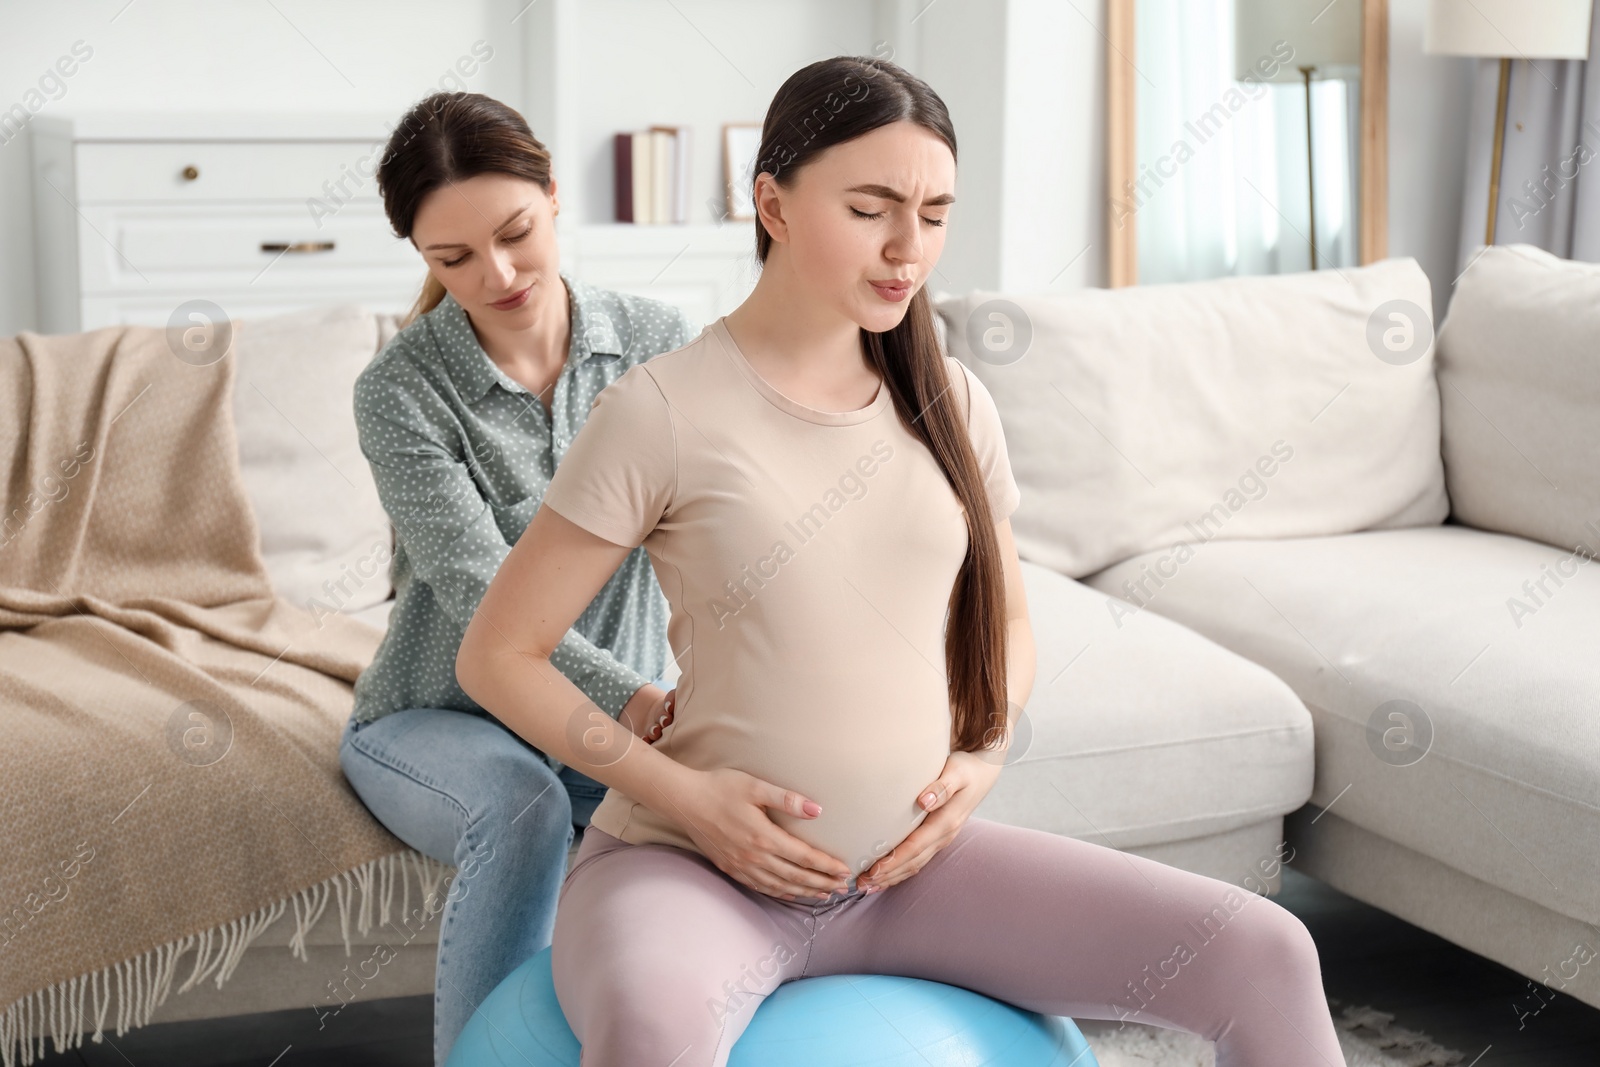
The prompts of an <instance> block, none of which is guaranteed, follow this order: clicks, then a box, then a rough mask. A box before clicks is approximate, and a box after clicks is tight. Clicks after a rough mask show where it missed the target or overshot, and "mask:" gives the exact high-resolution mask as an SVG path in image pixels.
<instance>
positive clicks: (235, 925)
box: [0, 849, 456, 1067]
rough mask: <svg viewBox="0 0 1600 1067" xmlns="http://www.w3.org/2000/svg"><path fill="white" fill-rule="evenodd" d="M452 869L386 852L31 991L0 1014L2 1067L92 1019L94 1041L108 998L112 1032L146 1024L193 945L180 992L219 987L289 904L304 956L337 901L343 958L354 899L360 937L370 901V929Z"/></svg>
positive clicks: (25, 1060) (294, 952) (68, 1043)
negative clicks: (206, 926)
mask: <svg viewBox="0 0 1600 1067" xmlns="http://www.w3.org/2000/svg"><path fill="white" fill-rule="evenodd" d="M455 870H456V868H454V867H452V866H449V865H447V864H443V863H440V862H439V861H438V860H435V859H433V858H431V857H429V856H426V855H423V854H422V853H420V852H418V851H416V850H415V849H406V850H405V851H403V852H393V853H390V854H389V855H387V856H382V857H380V858H378V859H376V860H373V861H372V862H371V863H364V864H362V865H361V866H359V867H355V868H352V869H351V870H348V871H342V872H340V873H339V874H337V875H335V876H334V877H332V878H329V879H328V880H327V881H325V882H320V883H318V884H317V885H314V886H311V887H310V888H308V889H302V890H300V891H299V892H297V893H294V894H293V895H292V896H290V897H289V898H288V899H287V900H280V901H278V902H276V903H274V904H270V905H268V906H267V907H264V908H261V909H259V910H257V911H255V912H252V913H251V914H249V915H246V916H243V917H241V918H238V919H232V920H230V921H228V922H225V923H222V924H221V925H219V926H216V927H213V928H212V929H210V930H202V931H200V932H199V933H195V934H190V935H189V936H187V937H183V938H180V939H178V940H176V941H171V942H168V943H166V944H164V945H157V946H156V947H155V948H153V949H151V950H150V951H148V952H146V953H144V954H142V955H140V956H136V957H134V958H133V959H128V960H120V961H118V962H116V963H113V964H111V965H110V966H108V967H106V968H104V969H102V970H99V971H91V972H89V973H87V974H81V975H78V976H77V977H76V978H68V979H66V980H64V981H61V982H57V983H56V984H55V985H51V986H46V987H45V988H43V989H39V990H36V991H34V992H33V993H31V994H29V995H27V996H24V997H22V998H21V999H20V1000H17V1001H16V1002H15V1003H13V1004H11V1005H10V1006H9V1007H7V1008H6V1009H5V1011H4V1013H3V1014H0V1067H26V1065H28V1064H31V1063H33V1062H34V1061H35V1060H36V1059H42V1058H43V1057H44V1055H45V1042H46V1040H47V1039H51V1040H54V1042H55V1049H56V1051H57V1052H64V1051H66V1050H67V1049H69V1048H78V1047H80V1046H81V1045H82V1044H83V1038H84V1034H85V1033H87V1032H88V1031H89V1030H90V1028H91V1025H92V1027H93V1031H94V1032H93V1034H92V1036H91V1038H90V1040H92V1041H94V1042H95V1043H96V1044H99V1043H101V1042H102V1041H103V1040H104V1031H105V1025H106V1015H107V1012H108V1011H109V1010H110V1008H111V1001H112V999H113V997H114V998H115V1000H116V1002H117V1013H116V1027H117V1036H118V1037H121V1036H122V1035H123V1034H125V1033H126V1032H127V1031H128V1030H130V1029H133V1028H135V1027H140V1026H146V1025H148V1024H149V1022H150V1016H151V1015H152V1014H154V1012H155V1010H156V1009H157V1008H159V1007H161V1005H162V1004H164V1003H166V1000H167V996H168V994H169V993H170V992H171V989H172V980H173V978H174V976H175V972H176V971H177V968H178V960H179V958H180V957H182V956H183V954H184V953H186V952H188V951H189V949H191V948H193V949H194V950H195V958H194V967H193V969H192V970H191V971H190V972H189V977H188V978H186V979H185V980H184V982H183V984H182V985H181V986H179V987H178V992H179V993H185V992H188V991H189V990H190V989H192V988H194V986H195V985H196V984H197V983H199V982H201V981H203V980H205V979H206V978H207V977H212V976H213V975H214V977H212V980H213V981H214V982H215V983H216V987H217V988H218V989H221V988H222V986H223V983H225V982H226V981H227V980H228V979H229V978H230V977H232V975H233V972H234V970H235V968H237V967H238V965H239V961H240V960H242V959H243V958H244V953H245V950H246V949H248V948H249V947H250V945H251V943H252V942H253V941H255V940H256V938H258V937H260V936H261V934H262V933H264V932H265V931H266V930H267V929H268V928H269V927H270V926H272V924H273V923H275V922H277V921H278V920H279V919H280V918H282V917H283V915H284V914H285V913H286V912H287V911H288V909H289V908H290V907H293V908H294V933H293V935H292V936H291V937H290V938H289V953H290V955H291V956H294V957H297V958H299V959H300V960H302V961H306V962H309V961H310V956H309V955H307V953H306V935H307V934H308V933H310V931H311V929H312V927H314V926H315V925H316V924H317V920H318V919H320V918H322V914H323V912H324V911H325V910H326V909H327V906H328V901H329V899H330V898H333V897H336V898H337V899H338V902H339V934H340V937H341V938H343V940H344V954H345V955H346V956H349V955H351V947H350V911H351V905H352V904H355V905H356V906H357V910H356V916H355V919H356V930H357V931H358V932H359V933H361V934H367V933H370V932H371V930H372V926H373V922H372V918H373V915H372V913H373V904H374V898H376V903H377V906H378V925H379V926H387V925H388V924H389V922H390V920H391V915H393V912H392V906H393V904H394V895H395V889H396V888H397V887H398V888H399V889H400V890H401V894H402V898H401V902H400V912H399V914H400V915H403V916H409V915H410V914H411V881H412V877H411V876H412V875H413V874H414V875H415V878H416V881H417V883H418V886H419V887H420V889H421V900H422V902H423V904H424V905H427V906H428V907H429V908H430V910H431V909H432V908H433V907H436V906H437V902H438V901H439V900H440V899H441V897H442V895H443V891H442V890H441V883H443V882H444V881H445V880H446V879H447V878H449V877H450V876H451V875H453V874H454V873H455ZM90 1015H92V1016H93V1018H92V1019H90V1017H89V1016H90Z"/></svg>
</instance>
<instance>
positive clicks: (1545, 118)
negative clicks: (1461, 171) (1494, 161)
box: [1139, 0, 1600, 272]
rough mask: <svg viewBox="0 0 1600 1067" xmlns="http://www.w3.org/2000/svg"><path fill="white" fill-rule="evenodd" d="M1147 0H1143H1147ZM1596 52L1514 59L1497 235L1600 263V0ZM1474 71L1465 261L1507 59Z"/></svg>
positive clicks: (1477, 228) (1484, 202)
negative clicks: (1582, 55)
mask: <svg viewBox="0 0 1600 1067" xmlns="http://www.w3.org/2000/svg"><path fill="white" fill-rule="evenodd" d="M1139 2H1140V3H1144V2H1145V0H1139ZM1589 34H1590V36H1589V59H1588V60H1587V61H1585V60H1581V59H1514V60H1513V61H1512V63H1511V83H1510V85H1511V88H1510V92H1508V93H1507V94H1506V133H1505V147H1504V154H1503V156H1502V159H1501V163H1500V198H1499V203H1498V205H1497V210H1496V213H1495V222H1494V241H1495V244H1502V245H1505V244H1531V245H1536V246H1538V247H1539V248H1542V249H1544V250H1545V251H1547V252H1550V253H1552V254H1554V255H1557V256H1560V257H1561V258H1562V259H1581V260H1584V261H1586V262H1591V263H1600V62H1596V61H1597V60H1600V8H1597V9H1596V11H1595V14H1594V16H1593V17H1592V18H1591V20H1590V28H1589ZM1477 62H1478V68H1477V71H1476V72H1475V74H1474V77H1473V86H1472V112H1471V116H1470V119H1469V122H1470V126H1469V127H1468V133H1467V174H1466V180H1465V182H1464V183H1463V187H1462V194H1463V195H1462V203H1461V245H1460V250H1459V253H1458V261H1457V264H1456V269H1457V271H1458V272H1459V271H1461V270H1464V269H1465V268H1466V265H1467V264H1468V263H1469V262H1470V261H1471V260H1472V257H1473V256H1474V255H1476V254H1477V252H1478V250H1479V249H1480V248H1482V247H1483V239H1484V237H1485V233H1484V226H1485V223H1486V222H1487V221H1488V206H1489V164H1490V145H1491V142H1492V141H1493V139H1494V111H1495V103H1496V98H1497V96H1498V95H1499V88H1500V61H1499V60H1498V59H1480V60H1478V61H1477Z"/></svg>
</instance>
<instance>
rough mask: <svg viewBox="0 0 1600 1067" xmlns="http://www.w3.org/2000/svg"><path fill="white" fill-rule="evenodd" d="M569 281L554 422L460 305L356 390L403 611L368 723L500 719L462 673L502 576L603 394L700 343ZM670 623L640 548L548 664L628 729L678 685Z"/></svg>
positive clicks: (645, 306)
mask: <svg viewBox="0 0 1600 1067" xmlns="http://www.w3.org/2000/svg"><path fill="white" fill-rule="evenodd" d="M560 277H561V280H562V282H563V283H564V284H565V286H566V288H567V291H568V294H569V300H570V306H571V315H572V318H571V323H572V331H571V333H572V340H571V345H570V347H569V348H568V350H567V363H566V366H565V367H563V368H562V370H561V374H560V376H559V377H558V378H557V379H556V383H555V387H554V391H553V396H552V398H551V410H550V411H548V412H547V411H546V410H545V407H544V405H543V404H542V403H541V402H540V400H539V398H538V397H537V396H535V395H534V394H533V393H532V392H530V391H529V390H528V389H526V388H524V387H523V386H522V385H521V384H520V383H518V382H517V381H515V380H514V379H512V378H511V377H510V376H509V375H507V374H506V373H505V372H504V371H502V370H501V369H500V368H499V367H498V366H496V365H495V363H494V361H493V360H491V359H490V358H489V355H488V353H487V352H485V351H484V350H483V346H482V345H481V344H479V342H478V339H477V336H476V335H475V334H474V333H473V331H472V325H471V323H470V322H469V321H468V319H467V315H466V312H464V311H463V310H462V308H461V305H460V304H458V303H457V302H456V300H455V298H454V297H451V296H450V295H448V294H446V295H445V297H444V299H443V300H442V301H440V303H439V305H438V306H437V307H435V308H434V309H433V310H432V311H429V312H428V313H427V314H425V315H421V316H418V318H417V319H416V320H415V321H413V322H412V323H411V324H409V325H408V326H407V327H406V328H405V329H403V330H401V331H400V332H399V333H398V334H396V335H395V336H394V337H393V338H392V339H391V340H390V341H389V343H388V344H387V345H385V346H384V348H383V351H381V352H380V353H379V354H378V355H377V357H376V358H374V359H373V361H372V363H371V364H369V365H368V366H367V368H366V369H365V370H363V371H362V372H361V375H360V377H358V378H357V379H356V385H355V397H354V400H355V418H356V429H357V432H358V434H359V436H360V441H361V451H362V453H363V454H365V455H366V457H367V461H368V462H369V463H370V464H371V465H372V474H373V477H374V478H375V479H376V481H377V486H378V495H379V497H380V498H381V499H382V501H383V506H384V509H385V510H386V511H387V512H388V513H389V521H390V523H391V524H392V525H393V526H394V529H395V545H396V547H395V554H394V559H393V562H392V563H391V565H390V578H391V579H392V581H393V583H394V586H395V605H394V609H393V611H392V612H391V614H390V617H389V630H388V633H387V635H386V636H385V637H384V639H383V643H382V644H381V645H380V646H379V648H378V652H377V655H376V656H375V657H374V658H373V661H372V663H371V665H370V666H368V668H367V669H366V670H365V671H364V672H362V674H361V676H360V678H359V679H357V681H356V686H355V709H354V711H353V712H352V718H354V719H355V721H357V722H368V721H371V720H373V719H376V718H379V717H380V716H383V715H387V714H388V713H389V712H391V711H398V710H400V709H402V708H454V709H457V710H460V711H465V712H471V713H473V714H478V715H483V716H487V717H491V718H492V716H491V715H490V714H489V712H488V711H487V710H486V709H484V708H482V707H481V706H479V705H478V704H477V703H476V702H475V701H474V700H473V699H472V698H471V697H469V696H467V694H466V693H465V692H463V691H462V689H461V687H460V686H459V685H458V684H457V683H456V671H455V661H456V652H457V650H459V648H460V647H461V639H462V637H463V636H464V635H465V633H466V629H467V623H468V622H469V621H470V620H471V618H472V615H473V613H474V612H475V611H477V608H478V602H479V601H480V600H481V599H482V598H483V594H484V591H485V590H487V589H488V587H489V581H490V579H492V578H493V577H494V575H495V572H496V571H497V570H499V568H500V564H501V562H502V561H503V560H504V559H505V558H506V555H507V554H508V553H509V552H510V551H511V546H512V544H514V543H515V542H516V539H517V538H518V537H520V536H521V535H522V531H523V530H524V529H525V528H526V527H527V525H528V520H530V519H531V518H532V517H533V513H534V512H535V511H536V510H538V507H539V503H540V501H541V500H542V499H543V498H544V491H545V487H546V486H547V485H548V484H549V482H550V477H551V475H552V474H553V473H555V469H556V467H557V466H558V465H559V464H560V463H561V458H562V456H564V455H565V454H566V451H567V447H568V446H569V445H570V444H571V443H572V439H573V438H574V437H575V436H576V435H577V433H578V430H579V429H581V428H582V426H583V424H584V421H585V420H586V419H587V418H588V415H589V409H590V406H591V405H592V404H593V402H594V399H595V397H596V396H597V395H598V394H599V393H600V391H601V390H602V389H604V388H605V387H606V386H608V385H610V384H611V383H612V382H614V381H615V380H616V379H618V378H620V377H621V376H622V375H623V373H624V372H626V371H628V370H629V369H631V368H632V367H634V366H635V365H637V364H639V363H642V362H644V361H645V360H647V359H649V358H650V357H651V356H653V355H656V354H658V353H661V352H666V351H670V350H671V349H674V348H679V347H682V346H683V345H685V344H687V343H688V342H689V341H690V340H691V339H692V338H693V337H694V335H695V333H696V332H697V331H695V330H694V329H693V327H692V326H691V324H690V322H689V319H688V317H687V316H686V315H685V314H684V313H683V311H682V310H680V309H678V308H677V307H675V306H673V305H671V304H667V303H664V302H662V301H659V300H652V299H649V298H648V297H642V296H635V295H632V294H628V293H618V292H613V291H611V290H607V289H599V288H595V287H593V286H589V285H585V284H583V283H582V282H578V281H575V280H574V279H573V278H571V277H570V276H568V275H567V274H566V273H564V272H563V273H562V274H561V275H560ZM667 618H668V607H667V601H666V598H665V596H663V595H662V592H661V587H660V585H659V584H657V582H656V578H655V572H654V571H653V570H652V569H651V566H650V558H649V556H648V555H647V554H646V553H645V550H644V549H643V548H642V547H640V548H635V549H634V550H633V551H632V552H631V553H629V554H628V557H627V558H626V559H625V560H624V561H623V564H622V566H621V567H619V568H618V569H617V571H616V573H615V574H613V575H612V576H611V578H610V580H608V581H607V582H606V584H605V585H604V586H603V587H602V588H601V590H600V592H599V594H598V595H597V596H596V597H595V598H594V600H593V601H592V602H591V603H590V604H589V606H588V607H587V608H586V609H584V611H583V613H582V614H581V615H580V616H579V617H578V619H577V620H576V621H575V622H574V623H573V626H572V628H571V629H570V630H568V631H567V634H566V637H565V638H563V639H562V641H561V644H560V645H559V646H557V648H556V649H555V651H554V653H553V654H552V655H551V657H550V661H551V662H552V663H553V664H554V665H555V666H556V668H557V669H558V670H560V671H561V672H562V673H563V674H564V675H566V676H567V677H568V678H569V679H571V681H572V683H573V684H574V685H576V686H577V687H578V688H579V689H580V690H582V691H583V693H584V695H585V696H587V697H588V698H589V699H591V700H593V701H594V702H595V703H596V704H597V705H599V706H600V707H601V708H602V709H604V710H605V712H606V713H607V714H608V715H611V716H612V717H613V718H614V717H616V716H617V715H619V714H621V712H622V707H623V705H624V704H626V703H627V702H628V699H629V698H630V697H631V696H633V694H634V693H635V692H637V691H638V689H639V688H640V687H641V686H643V685H646V684H648V683H649V682H651V681H654V680H657V679H659V678H660V677H661V675H662V674H663V673H664V672H665V669H666V663H667V658H668V656H669V655H670V651H669V646H668V644H667ZM546 758H547V759H549V757H546ZM551 762H552V765H554V761H553V760H552V761H551ZM556 769H558V770H559V766H557V767H556Z"/></svg>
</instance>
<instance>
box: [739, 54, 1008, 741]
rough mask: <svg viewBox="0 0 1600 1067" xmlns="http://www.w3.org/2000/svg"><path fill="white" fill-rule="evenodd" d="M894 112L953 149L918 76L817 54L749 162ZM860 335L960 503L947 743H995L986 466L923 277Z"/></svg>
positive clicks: (996, 554) (789, 88) (812, 148)
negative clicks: (895, 314)
mask: <svg viewBox="0 0 1600 1067" xmlns="http://www.w3.org/2000/svg"><path fill="white" fill-rule="evenodd" d="M901 121H907V122H914V123H916V124H917V125H919V126H922V127H924V128H925V129H928V130H931V131H932V132H933V133H934V134H936V135H937V136H938V137H939V138H940V139H941V140H943V141H944V143H945V144H946V145H948V146H949V147H950V155H951V157H952V158H954V157H955V154H956V134H955V129H954V127H953V126H952V125H951V123H950V114H949V112H948V111H946V110H945V106H944V101H942V100H940V99H939V95H938V94H937V93H935V92H934V91H933V89H932V88H930V87H929V86H928V84H927V83H926V82H924V81H923V80H922V79H920V78H918V77H916V76H915V75H913V74H911V73H910V72H909V71H907V70H906V69H905V68H903V67H901V66H899V65H898V64H896V63H893V62H891V61H889V60H887V59H881V58H878V57H874V56H835V57H833V58H831V59H823V60H818V61H817V62H815V63H812V64H810V65H809V66H806V67H802V68H801V69H799V70H797V71H795V72H794V74H792V75H790V76H789V79H788V80H787V81H785V82H784V83H783V85H781V86H780V87H779V88H778V92H777V95H775V96H774V97H773V98H772V104H771V105H770V106H769V107H768V108H767V117H766V120H765V121H764V122H763V123H762V126H761V147H760V149H759V150H758V151H757V153H756V160H757V163H756V165H755V167H754V168H752V169H753V171H754V173H755V174H761V173H768V174H771V175H772V176H773V179H774V180H775V181H776V182H777V183H778V184H779V185H781V186H785V187H791V186H792V183H793V182H794V180H795V175H796V172H797V171H798V170H799V169H800V168H801V167H804V166H805V165H806V163H807V162H808V161H809V160H811V159H812V158H814V157H815V156H816V155H817V154H818V153H819V152H821V151H822V150H823V149H825V148H828V147H830V146H832V145H836V144H840V143H842V142H844V141H848V140H850V139H852V138H854V137H859V136H860V135H862V134H864V133H867V132H869V131H871V130H875V129H877V128H878V127H880V126H886V125H888V124H889V123H891V122H901ZM753 193H754V176H752V194H753ZM771 248H772V235H771V234H769V233H768V232H767V230H766V227H765V226H763V225H762V223H761V218H760V216H759V214H758V215H757V217H756V255H757V257H758V258H759V259H760V260H761V262H762V263H765V262H766V261H767V253H768V252H769V251H770V250H771ZM861 346H862V349H863V350H864V351H865V352H866V354H867V358H868V359H869V360H871V362H872V365H873V366H874V367H876V368H877V370H878V373H879V374H881V375H882V376H883V380H884V383H885V384H886V385H887V386H888V388H889V395H890V396H891V397H892V398H893V400H894V407H895V411H896V412H897V413H898V414H899V417H900V421H901V423H903V424H904V425H905V427H906V429H907V430H908V431H909V432H910V433H911V434H913V435H914V436H915V437H917V438H918V439H919V440H921V441H922V443H923V444H924V445H926V446H927V448H928V451H929V452H931V453H933V457H934V459H935V460H937V461H938V463H939V468H940V469H941V470H942V471H943V472H944V476H945V479H946V480H947V481H948V482H949V483H950V487H951V488H952V489H953V490H954V491H955V494H956V497H957V499H959V500H960V501H961V505H962V507H963V508H965V509H966V520H967V556H966V559H965V560H964V561H963V562H962V564H961V571H960V573H959V574H958V575H957V576H956V581H955V585H954V587H953V588H952V589H951V591H950V605H949V606H950V614H949V624H948V626H947V628H946V631H945V647H944V658H945V671H946V675H947V679H948V687H949V693H950V707H951V714H952V722H951V748H952V750H954V751H957V752H974V751H977V750H978V749H980V748H985V747H988V746H990V745H992V744H993V743H994V741H995V739H996V738H997V737H998V736H1000V735H999V733H998V731H999V730H1002V729H1004V727H1005V723H1006V715H1007V710H1008V703H1007V697H1006V632H1007V631H1006V603H1005V592H1006V591H1005V572H1004V569H1003V567H1002V565H1001V562H1000V546H999V542H998V540H997V539H996V537H995V532H994V521H993V517H992V516H991V514H990V508H989V495H988V492H987V489H986V487H985V485H984V481H983V473H982V471H981V470H979V468H978V459H977V456H976V455H975V454H974V453H973V450H972V441H971V439H970V438H969V437H968V435H967V428H966V425H965V423H964V422H963V421H962V418H961V409H960V407H959V406H958V403H957V401H956V400H955V395H954V390H955V389H960V388H962V386H960V385H956V386H953V387H952V383H951V381H950V375H949V373H948V371H947V367H946V364H945V358H944V353H943V352H942V351H941V350H940V347H939V339H938V335H937V334H936V333H935V332H934V323H933V307H932V304H931V303H930V301H929V299H928V292H927V287H926V285H923V286H920V287H918V289H917V292H916V294H915V295H914V296H913V297H912V298H911V305H910V307H909V308H908V309H907V311H906V315H905V317H904V318H903V319H901V320H900V323H899V325H897V326H895V327H894V329H892V330H888V331H886V332H884V333H872V332H870V331H868V330H862V331H861Z"/></svg>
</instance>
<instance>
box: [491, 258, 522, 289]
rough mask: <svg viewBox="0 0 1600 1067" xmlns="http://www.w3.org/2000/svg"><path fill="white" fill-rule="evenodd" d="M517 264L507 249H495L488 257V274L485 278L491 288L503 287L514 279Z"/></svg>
mask: <svg viewBox="0 0 1600 1067" xmlns="http://www.w3.org/2000/svg"><path fill="white" fill-rule="evenodd" d="M516 278H517V264H516V261H515V260H514V259H512V258H511V254H510V252H508V251H504V250H501V251H496V252H495V253H494V254H493V255H492V256H490V257H489V274H488V277H487V278H486V279H485V281H487V282H488V283H489V286H488V287H489V288H491V289H505V288H506V286H508V285H510V284H511V283H512V282H514V281H516Z"/></svg>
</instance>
